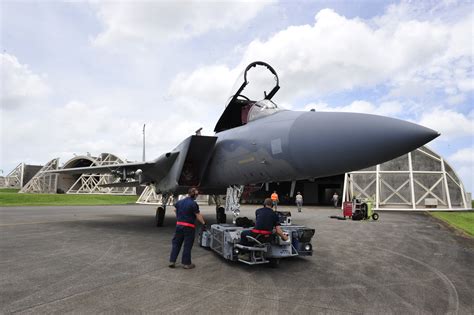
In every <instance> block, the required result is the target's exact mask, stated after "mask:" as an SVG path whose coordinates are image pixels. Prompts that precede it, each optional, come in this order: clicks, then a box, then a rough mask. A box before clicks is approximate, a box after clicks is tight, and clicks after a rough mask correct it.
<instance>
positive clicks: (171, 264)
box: [168, 262, 176, 268]
mask: <svg viewBox="0 0 474 315" xmlns="http://www.w3.org/2000/svg"><path fill="white" fill-rule="evenodd" d="M168 267H170V268H175V267H176V263H174V262H170V264H169V265H168Z"/></svg>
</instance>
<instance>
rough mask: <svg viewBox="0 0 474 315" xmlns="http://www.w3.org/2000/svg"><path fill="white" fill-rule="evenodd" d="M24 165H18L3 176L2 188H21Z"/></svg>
mask: <svg viewBox="0 0 474 315" xmlns="http://www.w3.org/2000/svg"><path fill="white" fill-rule="evenodd" d="M24 170H25V163H20V164H18V166H17V167H15V168H14V169H13V170H12V171H11V172H10V173H9V174H8V175H7V176H5V182H4V187H8V188H22V186H23V174H24Z"/></svg>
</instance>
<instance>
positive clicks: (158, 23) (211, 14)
mask: <svg viewBox="0 0 474 315" xmlns="http://www.w3.org/2000/svg"><path fill="white" fill-rule="evenodd" d="M271 2H273V1H223V2H200V1H154V2H149V1H143V2H133V1H123V2H115V1H114V2H108V1H100V2H95V3H94V7H95V8H96V9H97V12H98V17H99V19H100V20H101V21H102V23H103V24H104V26H105V30H104V32H102V33H100V34H99V35H98V36H97V37H96V38H95V39H94V43H95V44H97V45H99V46H108V45H115V44H120V43H122V42H129V41H138V42H140V43H154V42H162V41H166V40H176V39H186V38H190V37H194V36H199V35H201V34H204V33H206V32H208V31H210V30H222V29H230V30H237V29H239V28H240V27H242V26H243V25H244V24H245V23H247V22H248V21H249V20H251V19H253V18H254V17H255V16H256V15H257V14H258V12H260V11H261V10H262V9H263V8H264V7H265V6H266V5H268V4H270V3H271Z"/></svg>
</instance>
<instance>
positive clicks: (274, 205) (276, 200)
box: [271, 190, 279, 211]
mask: <svg viewBox="0 0 474 315" xmlns="http://www.w3.org/2000/svg"><path fill="white" fill-rule="evenodd" d="M271 198H272V203H273V210H275V211H276V210H277V206H278V201H279V200H278V194H277V192H276V190H275V191H273V194H272V196H271Z"/></svg>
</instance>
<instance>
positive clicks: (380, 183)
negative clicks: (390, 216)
mask: <svg viewBox="0 0 474 315" xmlns="http://www.w3.org/2000/svg"><path fill="white" fill-rule="evenodd" d="M342 197H343V202H344V201H347V200H352V199H353V198H362V199H369V200H372V201H373V203H374V206H375V209H379V210H427V208H429V210H468V209H471V207H470V203H471V201H470V198H468V196H467V195H466V192H465V190H464V186H463V184H462V182H461V180H460V178H459V177H458V176H457V174H456V172H455V171H454V170H453V168H452V167H451V166H450V165H449V164H448V163H447V162H446V160H444V159H443V158H442V157H441V156H440V155H438V154H436V153H435V152H433V151H432V150H430V149H428V148H427V147H425V146H423V147H420V148H418V149H416V150H414V151H412V152H410V153H408V154H405V155H403V156H400V157H398V158H396V159H394V160H391V161H388V162H385V163H383V164H379V165H376V166H372V167H369V168H366V169H364V170H360V171H356V172H350V173H346V174H345V176H344V188H343V196H342Z"/></svg>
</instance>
